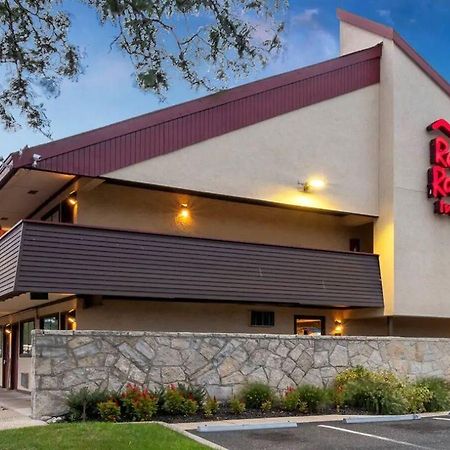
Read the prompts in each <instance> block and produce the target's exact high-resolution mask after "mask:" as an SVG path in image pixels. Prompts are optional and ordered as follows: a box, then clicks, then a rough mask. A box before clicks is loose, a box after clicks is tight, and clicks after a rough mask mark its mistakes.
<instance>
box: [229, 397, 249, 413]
mask: <svg viewBox="0 0 450 450" xmlns="http://www.w3.org/2000/svg"><path fill="white" fill-rule="evenodd" d="M228 405H229V407H230V410H231V412H233V413H234V414H242V413H243V412H245V409H246V408H245V403H244V402H243V401H242V400H240V399H239V398H238V397H233V398H232V399H231V400H230V401H229V404H228Z"/></svg>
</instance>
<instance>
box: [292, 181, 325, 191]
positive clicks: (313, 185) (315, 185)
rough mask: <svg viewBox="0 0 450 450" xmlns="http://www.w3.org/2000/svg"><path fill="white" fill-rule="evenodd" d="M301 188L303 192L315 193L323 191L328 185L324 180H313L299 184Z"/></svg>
mask: <svg viewBox="0 0 450 450" xmlns="http://www.w3.org/2000/svg"><path fill="white" fill-rule="evenodd" d="M298 185H299V188H300V189H301V190H302V191H303V192H308V193H309V192H313V191H318V190H321V189H323V188H324V187H325V186H326V185H327V184H326V182H325V180H324V179H322V178H312V179H311V180H308V181H305V182H303V183H302V182H299V183H298Z"/></svg>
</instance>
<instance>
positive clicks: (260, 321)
mask: <svg viewBox="0 0 450 450" xmlns="http://www.w3.org/2000/svg"><path fill="white" fill-rule="evenodd" d="M250 324H251V326H252V327H273V326H274V325H275V313H274V312H273V311H252V316H251V321H250Z"/></svg>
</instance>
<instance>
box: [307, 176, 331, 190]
mask: <svg viewBox="0 0 450 450" xmlns="http://www.w3.org/2000/svg"><path fill="white" fill-rule="evenodd" d="M307 184H308V186H309V187H312V188H313V189H323V188H324V187H325V186H326V183H325V181H324V180H322V179H320V178H314V179H312V180H311V181H308V183H307Z"/></svg>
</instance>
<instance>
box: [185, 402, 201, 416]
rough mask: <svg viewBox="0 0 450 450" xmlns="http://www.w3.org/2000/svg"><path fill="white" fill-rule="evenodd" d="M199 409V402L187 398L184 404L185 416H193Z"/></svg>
mask: <svg viewBox="0 0 450 450" xmlns="http://www.w3.org/2000/svg"><path fill="white" fill-rule="evenodd" d="M197 411H198V403H197V402H196V401H195V400H193V399H191V398H187V399H185V401H184V404H183V416H193V415H194V414H195V413H196V412H197Z"/></svg>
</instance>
